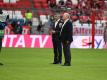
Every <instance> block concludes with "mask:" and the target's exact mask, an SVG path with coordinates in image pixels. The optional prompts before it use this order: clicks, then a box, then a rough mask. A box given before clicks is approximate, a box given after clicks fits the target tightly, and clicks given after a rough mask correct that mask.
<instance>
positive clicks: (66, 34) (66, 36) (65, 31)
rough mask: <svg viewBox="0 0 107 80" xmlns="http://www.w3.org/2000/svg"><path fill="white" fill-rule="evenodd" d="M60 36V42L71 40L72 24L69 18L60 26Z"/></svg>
mask: <svg viewBox="0 0 107 80" xmlns="http://www.w3.org/2000/svg"><path fill="white" fill-rule="evenodd" d="M60 38H61V41H62V42H66V41H70V42H72V41H73V25H72V22H71V21H70V20H68V21H67V22H66V23H65V24H64V26H62V30H61V32H60Z"/></svg>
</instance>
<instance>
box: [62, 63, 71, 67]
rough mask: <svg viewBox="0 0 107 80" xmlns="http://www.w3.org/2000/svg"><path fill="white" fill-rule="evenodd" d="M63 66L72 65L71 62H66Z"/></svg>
mask: <svg viewBox="0 0 107 80" xmlns="http://www.w3.org/2000/svg"><path fill="white" fill-rule="evenodd" d="M63 66H71V64H70V63H65V64H64V65H63Z"/></svg>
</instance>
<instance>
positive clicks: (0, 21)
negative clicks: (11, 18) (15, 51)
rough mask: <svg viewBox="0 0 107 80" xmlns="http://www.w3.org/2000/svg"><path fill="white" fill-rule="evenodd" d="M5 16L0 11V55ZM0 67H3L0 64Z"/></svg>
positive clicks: (0, 10)
mask: <svg viewBox="0 0 107 80" xmlns="http://www.w3.org/2000/svg"><path fill="white" fill-rule="evenodd" d="M6 20H7V15H5V14H3V11H2V9H0V53H1V49H2V39H3V37H4V29H5V26H6ZM0 65H3V64H2V63H0Z"/></svg>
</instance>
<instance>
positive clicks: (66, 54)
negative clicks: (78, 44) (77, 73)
mask: <svg viewBox="0 0 107 80" xmlns="http://www.w3.org/2000/svg"><path fill="white" fill-rule="evenodd" d="M62 44H63V52H64V58H65V63H64V64H71V51H70V43H66V42H62Z"/></svg>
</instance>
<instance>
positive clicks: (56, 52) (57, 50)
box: [52, 38, 62, 63]
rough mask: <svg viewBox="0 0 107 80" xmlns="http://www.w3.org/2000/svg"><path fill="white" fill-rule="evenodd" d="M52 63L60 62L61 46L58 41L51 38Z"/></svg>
mask: <svg viewBox="0 0 107 80" xmlns="http://www.w3.org/2000/svg"><path fill="white" fill-rule="evenodd" d="M52 42H53V50H54V63H61V62H62V45H61V41H60V40H59V39H56V38H53V39H52Z"/></svg>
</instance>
